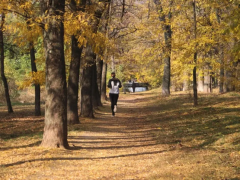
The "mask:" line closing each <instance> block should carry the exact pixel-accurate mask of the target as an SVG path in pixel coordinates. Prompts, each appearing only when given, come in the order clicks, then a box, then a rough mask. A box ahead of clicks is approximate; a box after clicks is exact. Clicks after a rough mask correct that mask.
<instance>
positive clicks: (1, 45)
mask: <svg viewBox="0 0 240 180" xmlns="http://www.w3.org/2000/svg"><path fill="white" fill-rule="evenodd" d="M0 18H1V24H0V54H1V57H0V58H1V77H2V81H3V85H4V90H5V97H6V102H7V107H8V112H9V113H12V112H13V109H12V104H11V100H10V95H9V88H8V83H7V78H6V76H5V73H4V42H3V26H4V23H5V15H4V13H2V14H1V17H0Z"/></svg>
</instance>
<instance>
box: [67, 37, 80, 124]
mask: <svg viewBox="0 0 240 180" xmlns="http://www.w3.org/2000/svg"><path fill="white" fill-rule="evenodd" d="M81 54H82V47H81V48H79V47H78V41H77V39H76V37H75V36H72V57H71V63H70V70H69V78H68V90H67V93H68V94H67V96H68V99H67V118H68V122H69V123H70V124H78V123H79V117H78V92H79V88H78V87H79V71H80V60H81Z"/></svg>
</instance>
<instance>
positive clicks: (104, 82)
mask: <svg viewBox="0 0 240 180" xmlns="http://www.w3.org/2000/svg"><path fill="white" fill-rule="evenodd" d="M106 86H107V63H106V62H105V61H104V62H103V68H102V85H101V102H104V101H106V99H107V97H106V93H107V88H106Z"/></svg>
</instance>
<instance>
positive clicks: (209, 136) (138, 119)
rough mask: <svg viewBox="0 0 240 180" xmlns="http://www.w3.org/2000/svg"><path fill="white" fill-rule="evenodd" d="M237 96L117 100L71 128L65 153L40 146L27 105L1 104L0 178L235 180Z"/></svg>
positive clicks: (239, 135)
mask: <svg viewBox="0 0 240 180" xmlns="http://www.w3.org/2000/svg"><path fill="white" fill-rule="evenodd" d="M239 100H240V94H239V93H226V94H217V93H213V94H199V105H198V106H197V107H193V103H192V95H191V94H190V93H182V92H175V93H172V95H171V96H170V97H161V96H160V91H159V90H158V89H157V90H151V91H148V92H142V93H135V94H121V96H120V99H119V103H118V112H117V116H116V117H115V118H112V117H111V116H110V110H109V103H108V102H107V103H105V104H104V107H100V108H98V109H97V110H96V113H95V116H96V118H95V119H88V118H81V119H80V121H81V124H78V125H73V126H70V127H69V144H70V146H71V148H70V149H69V150H64V149H47V148H43V147H40V146H39V145H40V143H41V139H42V130H43V126H44V124H43V121H44V117H43V116H41V117H34V116H33V114H34V106H33V105H21V106H20V105H16V106H14V110H15V113H14V114H11V115H9V114H7V113H6V111H5V109H4V107H3V106H0V118H1V121H0V137H1V139H0V179H136V180H137V179H147V180H149V179H150V180H151V179H152V180H154V179H232V180H233V179H240V103H239V102H240V101H239Z"/></svg>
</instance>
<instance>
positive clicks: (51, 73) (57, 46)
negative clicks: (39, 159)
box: [41, 0, 69, 148]
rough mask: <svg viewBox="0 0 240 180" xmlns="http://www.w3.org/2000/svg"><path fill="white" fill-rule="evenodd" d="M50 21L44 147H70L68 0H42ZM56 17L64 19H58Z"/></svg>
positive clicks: (46, 51)
mask: <svg viewBox="0 0 240 180" xmlns="http://www.w3.org/2000/svg"><path fill="white" fill-rule="evenodd" d="M41 4H42V12H43V14H44V16H45V17H46V18H47V19H46V20H45V23H46V24H47V25H48V28H46V29H44V48H45V58H46V104H45V126H44V134H43V140H42V143H41V145H42V146H45V147H62V148H68V147H69V146H68V142H67V87H66V73H65V59H64V27H63V12H64V11H65V0H55V1H54V2H52V1H50V0H41ZM56 16H58V17H60V18H61V19H59V18H58V19H56Z"/></svg>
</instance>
